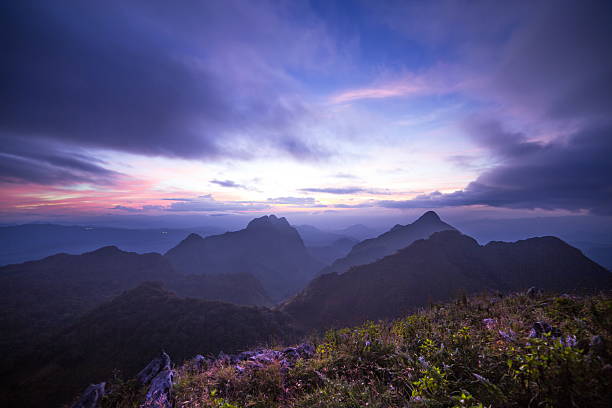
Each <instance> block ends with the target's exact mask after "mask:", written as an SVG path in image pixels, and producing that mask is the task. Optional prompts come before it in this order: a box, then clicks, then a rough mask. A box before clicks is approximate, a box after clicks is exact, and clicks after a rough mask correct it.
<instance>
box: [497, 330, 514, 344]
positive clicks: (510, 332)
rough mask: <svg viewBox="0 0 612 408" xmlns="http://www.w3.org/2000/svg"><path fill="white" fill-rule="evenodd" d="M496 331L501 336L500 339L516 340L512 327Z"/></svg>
mask: <svg viewBox="0 0 612 408" xmlns="http://www.w3.org/2000/svg"><path fill="white" fill-rule="evenodd" d="M498 333H499V335H500V336H501V337H502V339H504V340H506V341H510V342H514V341H516V333H514V331H513V330H512V329H510V330H508V331H507V332H505V331H503V330H498Z"/></svg>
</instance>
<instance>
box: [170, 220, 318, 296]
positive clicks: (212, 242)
mask: <svg viewBox="0 0 612 408" xmlns="http://www.w3.org/2000/svg"><path fill="white" fill-rule="evenodd" d="M165 258H166V259H167V260H168V261H169V262H170V263H171V264H172V265H173V266H174V268H175V269H176V270H177V271H179V272H182V273H185V274H198V275H200V274H203V275H206V274H225V273H243V272H248V273H250V274H252V275H254V276H255V277H256V278H257V279H258V280H259V281H260V282H261V284H262V285H263V287H264V289H265V290H266V292H267V293H268V294H269V296H270V297H271V298H272V299H273V300H275V301H279V300H282V299H284V298H286V297H288V296H291V295H293V294H295V293H297V292H298V291H299V290H300V289H302V288H303V287H304V285H306V283H308V282H309V281H310V280H311V279H312V278H313V277H314V276H315V274H316V272H318V271H319V270H320V269H321V268H322V267H323V266H324V264H323V263H321V262H320V261H318V260H316V259H315V258H313V257H312V256H311V254H310V253H309V252H308V250H307V248H306V246H305V245H304V242H303V241H302V238H301V237H300V234H299V233H298V232H297V230H296V229H295V228H294V227H292V226H291V225H289V222H288V221H287V220H286V219H285V218H284V217H283V218H277V217H276V216H274V215H270V216H264V217H260V218H255V219H254V220H252V221H251V222H250V223H249V224H248V225H247V227H246V228H245V229H243V230H240V231H235V232H226V233H225V234H222V235H214V236H209V237H206V238H202V237H200V236H199V235H197V234H191V235H189V236H188V237H187V238H186V239H185V240H183V241H182V242H181V243H180V244H179V245H177V246H176V247H174V248H172V249H171V250H169V251H168V252H167V253H166V254H165Z"/></svg>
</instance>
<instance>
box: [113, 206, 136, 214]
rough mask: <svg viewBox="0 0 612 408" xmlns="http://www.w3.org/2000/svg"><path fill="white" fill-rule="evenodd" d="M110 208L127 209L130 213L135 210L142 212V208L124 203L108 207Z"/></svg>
mask: <svg viewBox="0 0 612 408" xmlns="http://www.w3.org/2000/svg"><path fill="white" fill-rule="evenodd" d="M109 209H110V210H120V211H127V212H131V213H135V212H143V211H144V209H143V208H137V207H128V206H125V205H116V206H114V207H111V208H109Z"/></svg>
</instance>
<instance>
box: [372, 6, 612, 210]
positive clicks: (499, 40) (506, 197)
mask: <svg viewBox="0 0 612 408" xmlns="http://www.w3.org/2000/svg"><path fill="white" fill-rule="evenodd" d="M498 5H499V4H497V3H495V4H493V3H491V2H471V3H470V4H469V5H468V8H469V12H462V13H456V11H457V8H458V7H462V8H463V7H464V5H463V4H461V5H459V4H458V3H457V2H435V4H433V5H432V6H430V7H424V8H421V9H419V10H416V9H412V12H409V11H407V10H406V9H404V10H403V13H402V12H401V10H399V9H397V8H395V7H392V8H391V10H390V12H389V14H388V15H387V18H388V21H390V24H391V25H392V26H394V27H395V28H396V29H398V30H411V34H412V35H413V37H412V38H413V39H416V38H420V40H421V41H423V43H424V44H426V46H428V47H431V48H432V49H440V47H444V48H445V49H450V50H452V51H451V52H454V53H455V54H454V55H456V57H457V58H456V59H455V61H454V62H453V65H454V66H453V67H449V69H448V70H449V71H450V72H459V73H461V76H462V77H464V78H476V79H477V80H473V81H464V82H463V84H462V86H461V87H460V91H461V92H462V93H463V94H464V95H465V96H468V97H470V98H472V99H473V100H475V101H479V102H480V103H481V104H482V105H481V106H482V107H481V109H479V110H480V112H481V113H480V115H479V117H469V118H467V119H466V121H465V127H464V130H465V132H466V133H467V134H468V135H469V136H470V137H471V138H472V140H473V141H474V143H475V144H476V145H477V146H479V147H480V148H481V151H483V152H484V158H485V159H486V161H487V162H488V163H489V166H488V167H487V168H486V169H484V170H483V171H482V172H481V174H480V175H479V176H478V177H477V178H476V179H475V180H474V181H473V182H471V183H469V184H468V185H467V186H466V187H465V188H464V189H462V190H458V191H455V192H452V193H444V194H443V193H439V192H433V193H430V194H426V195H420V196H418V197H416V198H414V199H412V200H405V201H389V200H387V201H380V202H379V205H380V206H383V207H392V208H431V207H442V206H463V205H487V206H492V207H507V208H525V209H533V208H542V209H550V210H553V209H564V210H571V211H579V210H586V211H589V212H591V213H593V214H605V215H612V178H610V176H609V174H612V162H611V160H610V157H611V155H612V119H610V112H612V93H611V92H610V91H609V90H610V89H612V54H611V53H610V52H609V38H612V3H610V2H571V1H560V2H552V1H550V2H546V1H544V2H525V3H521V4H517V3H516V2H508V3H506V4H505V5H504V6H503V7H502V8H498ZM427 16H429V17H431V18H432V19H433V21H431V20H430V19H428V18H426V17H427ZM483 17H486V18H483ZM405 18H409V21H408V22H406V20H405ZM474 19H477V20H481V21H482V22H483V24H482V25H481V24H471V22H473V21H474ZM418 21H421V22H422V23H419V22H418ZM410 22H414V23H415V24H411V23H410ZM443 27H453V29H452V30H445V29H441V28H443ZM415 33H416V34H415ZM454 161H455V162H456V163H461V162H464V160H463V158H460V157H459V158H456V159H455V160H454Z"/></svg>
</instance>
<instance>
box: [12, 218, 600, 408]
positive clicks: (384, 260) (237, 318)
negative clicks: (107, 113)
mask: <svg viewBox="0 0 612 408" xmlns="http://www.w3.org/2000/svg"><path fill="white" fill-rule="evenodd" d="M330 248H332V249H330ZM333 251H337V252H344V254H346V256H345V257H343V258H341V259H338V260H336V261H335V262H333V263H332V265H331V266H330V267H328V268H324V265H325V264H326V263H328V262H329V261H330V260H331V258H332V257H333V255H332V254H333ZM347 253H348V254H347ZM152 281H154V282H156V283H151V282H152ZM0 285H2V287H3V288H4V289H5V293H4V296H3V297H2V298H0V332H1V333H3V334H2V336H1V337H0V345H1V346H2V347H3V350H5V351H6V354H5V358H3V360H2V363H1V364H0V384H2V386H0V405H2V406H22V407H27V406H41V404H43V403H42V402H41V401H45V400H46V401H54V403H55V402H57V403H61V402H66V401H67V400H68V399H69V398H70V397H71V396H73V395H74V394H75V392H76V391H78V389H80V388H82V387H84V386H85V385H87V383H89V382H91V381H103V380H104V379H105V378H107V377H108V376H110V375H111V374H112V369H113V368H119V369H121V370H122V371H124V372H125V373H126V374H127V375H133V373H134V370H137V369H138V368H141V366H142V364H144V362H146V361H147V360H148V359H150V358H151V357H152V356H153V355H155V354H157V353H158V352H159V350H160V349H161V348H164V349H166V350H170V351H172V355H173V357H174V358H175V359H179V361H180V359H182V358H187V357H190V356H193V355H195V354H197V353H200V354H202V353H213V354H214V353H218V352H219V351H221V350H223V351H226V352H234V351H239V350H240V349H244V348H246V347H250V346H253V345H257V344H260V343H266V342H274V341H276V340H285V339H288V338H295V337H296V336H299V335H300V334H302V333H308V332H319V331H321V330H324V329H326V328H329V327H340V326H346V325H351V324H359V323H361V322H363V321H365V320H377V319H388V318H394V317H397V316H400V315H402V314H404V313H406V312H409V311H412V310H414V309H415V308H418V307H422V306H425V305H427V304H428V303H432V302H438V301H444V300H448V299H452V298H453V297H456V296H457V295H459V294H461V293H474V292H481V291H491V290H493V291H499V292H509V291H516V290H522V289H526V288H528V287H531V286H537V287H539V288H541V289H544V290H554V291H559V292H575V291H597V290H610V289H611V288H612V275H611V274H610V272H609V271H607V270H606V269H604V268H603V267H601V266H599V265H598V264H597V263H595V262H593V261H591V260H590V259H588V258H587V257H585V256H584V254H583V253H582V252H580V251H579V250H578V249H576V248H574V247H572V246H570V245H569V244H567V243H565V242H563V241H561V240H560V239H558V238H554V237H538V238H530V239H527V240H521V241H517V242H513V243H506V242H490V243H488V244H487V245H479V244H478V243H477V242H476V240H474V239H473V238H471V237H469V236H466V235H464V234H462V233H460V232H459V231H457V230H456V229H455V228H454V227H453V226H451V225H449V224H447V223H445V222H444V221H442V220H441V219H440V217H439V216H438V215H437V214H436V213H434V212H431V211H430V212H427V213H425V214H424V215H423V216H421V217H420V218H419V219H417V220H416V221H415V222H413V223H412V224H408V225H396V226H395V227H393V228H392V229H391V230H389V231H387V232H386V233H383V234H381V235H379V236H378V237H376V238H370V239H366V240H364V241H362V242H359V243H357V244H355V241H354V240H351V239H348V238H339V239H337V240H336V241H331V243H330V242H328V243H327V244H326V245H321V246H318V247H317V246H313V247H310V248H308V247H306V246H305V245H304V242H303V240H302V238H301V237H300V234H299V232H298V230H297V229H296V228H294V227H292V226H291V225H290V224H289V222H288V221H287V220H286V219H285V218H278V217H276V216H274V215H270V216H264V217H260V218H256V219H254V220H252V221H251V222H250V223H249V224H248V225H247V227H246V228H245V229H243V230H239V231H235V232H228V233H224V234H221V235H215V236H208V237H202V236H200V235H197V234H191V235H189V236H188V237H187V238H185V239H184V240H183V241H181V242H180V243H179V244H178V245H176V246H175V247H174V248H172V249H170V250H169V251H168V252H167V253H166V254H165V255H161V254H157V253H147V254H137V253H133V252H125V251H122V250H120V249H118V248H117V247H115V246H107V247H103V248H100V249H98V250H96V251H92V252H88V253H85V254H82V255H68V254H57V255H53V256H50V257H47V258H44V259H41V260H38V261H31V262H25V263H22V264H15V265H8V266H5V267H0ZM241 305H242V306H241ZM245 305H251V306H245ZM274 305H277V306H274ZM20 390H27V392H26V393H25V394H24V392H23V391H20ZM26 394H27V398H25V399H24V400H23V401H21V402H19V398H20V396H21V397H22V398H24V395H26ZM43 405H44V404H43Z"/></svg>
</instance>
